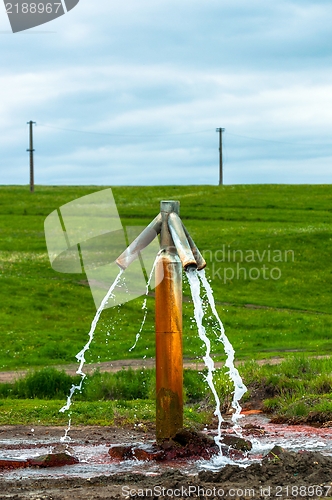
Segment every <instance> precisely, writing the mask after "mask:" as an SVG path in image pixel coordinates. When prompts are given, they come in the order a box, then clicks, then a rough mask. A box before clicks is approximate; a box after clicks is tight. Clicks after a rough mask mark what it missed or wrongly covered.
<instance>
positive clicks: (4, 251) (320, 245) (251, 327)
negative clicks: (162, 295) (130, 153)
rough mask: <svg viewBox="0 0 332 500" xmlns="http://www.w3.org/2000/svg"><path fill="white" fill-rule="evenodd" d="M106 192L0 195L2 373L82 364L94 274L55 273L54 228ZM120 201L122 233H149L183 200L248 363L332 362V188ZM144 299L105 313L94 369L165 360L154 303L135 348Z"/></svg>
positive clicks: (124, 197)
mask: <svg viewBox="0 0 332 500" xmlns="http://www.w3.org/2000/svg"><path fill="white" fill-rule="evenodd" d="M100 189H102V188H101V187H96V186H89V187H51V186H37V187H36V191H35V193H34V194H31V193H30V192H29V190H28V187H26V186H2V187H0V285H1V286H0V303H1V310H0V324H1V336H0V370H15V369H17V368H25V367H43V366H50V365H55V364H65V363H72V362H75V354H76V353H77V352H78V351H79V350H80V349H81V348H82V346H83V345H84V344H85V342H86V341H87V333H88V331H89V327H90V323H91V320H92V319H93V316H94V314H95V306H94V302H93V300H92V296H91V292H90V290H89V287H88V286H87V282H86V277H85V275H84V274H80V275H77V274H76V275H75V274H73V275H70V274H61V273H57V272H55V271H53V270H52V268H51V266H50V263H49V260H48V256H47V251H46V244H45V238H44V227H43V225H44V220H45V218H46V217H47V215H49V214H50V213H51V212H52V211H53V210H55V209H56V208H58V207H60V206H61V205H63V204H65V203H67V202H69V201H72V200H74V199H76V198H79V197H80V196H84V195H86V194H89V193H92V192H95V191H98V190H100ZM113 194H114V197H115V200H116V203H117V206H118V210H119V213H120V216H121V221H122V224H123V226H133V225H139V226H142V225H145V224H147V223H148V222H149V221H150V220H152V218H154V217H155V215H156V214H157V213H158V211H159V202H160V200H162V199H177V200H180V202H181V217H182V219H183V221H184V223H185V224H186V226H187V228H188V230H189V231H190V233H191V235H192V237H193V238H194V240H195V242H196V244H197V245H198V247H199V248H200V250H201V252H202V253H203V254H204V256H205V258H206V260H207V263H208V266H207V274H208V275H209V276H210V278H211V284H212V287H213V289H214V294H215V298H216V301H217V309H218V311H219V314H220V317H221V319H222V321H223V322H224V325H225V328H226V333H227V335H228V337H229V339H230V341H231V342H232V343H233V346H234V348H235V350H236V356H237V359H240V360H248V359H249V360H250V359H259V358H268V357H271V356H276V355H277V356H278V355H279V356H282V357H285V356H290V355H292V354H293V353H294V352H297V351H299V352H301V353H304V354H310V355H320V354H330V353H331V351H332V336H331V326H332V309H331V295H332V263H331V248H332V203H331V201H332V186H329V185H322V186H320V185H313V186H309V185H308V186H307V185H302V186H300V185H299V186H294V185H293V186H288V185H252V186H250V185H246V186H222V187H214V186H176V187H172V186H167V187H114V188H113ZM184 294H185V303H184V353H185V356H186V357H200V356H202V353H203V350H202V346H201V342H200V341H199V339H198V336H197V332H196V329H195V327H194V325H193V323H192V316H193V309H192V304H191V303H190V301H189V290H188V287H187V286H185V289H184ZM187 299H188V300H187ZM142 302H143V298H140V299H136V300H135V301H132V302H129V303H127V304H125V305H123V306H120V307H116V308H111V309H108V310H105V311H104V313H103V315H102V317H101V321H100V324H99V326H98V329H97V331H96V336H95V342H94V344H93V346H92V348H91V349H90V351H89V353H88V355H87V362H96V361H108V360H112V359H123V358H128V357H131V358H143V357H145V356H146V357H154V298H153V297H149V298H148V316H147V320H146V323H145V327H144V330H143V332H142V337H141V339H140V340H139V342H138V345H137V347H136V348H135V349H134V350H133V351H129V348H130V347H131V346H132V344H133V342H134V339H135V335H136V333H137V331H138V329H139V327H140V323H141V320H142V318H143V311H142V309H141V308H142ZM207 316H209V314H207ZM208 323H209V331H210V330H211V329H212V328H213V326H214V321H213V319H211V318H210V319H208ZM211 338H212V339H213V338H214V335H213V334H211ZM212 344H213V346H212V347H213V352H214V354H215V355H216V356H217V358H218V359H219V358H220V359H223V348H222V346H221V345H220V344H218V343H217V342H216V341H213V342H212Z"/></svg>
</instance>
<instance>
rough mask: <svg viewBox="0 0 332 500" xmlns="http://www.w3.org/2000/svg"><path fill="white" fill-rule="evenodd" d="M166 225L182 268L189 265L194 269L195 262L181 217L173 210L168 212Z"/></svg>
mask: <svg viewBox="0 0 332 500" xmlns="http://www.w3.org/2000/svg"><path fill="white" fill-rule="evenodd" d="M168 227H169V230H170V232H171V235H172V238H173V241H174V245H175V248H176V250H177V252H178V255H179V257H180V259H181V262H182V266H183V268H184V269H185V270H186V269H188V268H189V267H192V268H195V269H196V268H197V263H196V260H195V258H194V255H193V253H192V251H191V248H190V245H189V243H188V240H187V236H186V234H185V232H184V229H183V225H182V222H181V219H180V217H179V216H178V214H176V213H175V212H172V213H170V214H169V216H168Z"/></svg>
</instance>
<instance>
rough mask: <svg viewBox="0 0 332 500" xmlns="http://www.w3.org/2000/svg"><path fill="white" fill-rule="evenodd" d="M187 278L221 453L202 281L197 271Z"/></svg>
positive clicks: (221, 419) (218, 415) (217, 442)
mask: <svg viewBox="0 0 332 500" xmlns="http://www.w3.org/2000/svg"><path fill="white" fill-rule="evenodd" d="M186 274H187V278H188V281H189V284H190V290H191V296H192V299H193V302H194V316H195V320H196V323H197V328H198V335H199V338H200V339H201V340H202V341H203V342H204V344H205V346H206V354H205V356H204V357H203V360H204V363H205V365H206V367H207V369H208V373H207V375H206V377H205V378H206V381H207V383H208V385H209V387H210V389H211V391H212V394H213V396H214V399H215V402H216V409H215V412H214V414H215V415H216V416H217V417H218V429H217V432H218V434H217V436H216V437H215V438H214V439H215V442H216V444H217V445H218V446H219V450H220V453H221V423H222V422H223V421H224V419H223V418H222V416H221V411H220V399H219V396H218V394H217V391H216V388H215V386H214V383H213V372H214V370H215V368H214V362H213V359H212V358H211V356H210V352H211V343H210V340H209V338H208V337H207V335H206V331H205V327H204V326H203V316H204V310H203V304H202V300H201V297H200V289H201V286H200V281H199V279H198V276H197V271H196V269H189V270H188V271H187V273H186Z"/></svg>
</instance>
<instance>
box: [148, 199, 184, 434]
mask: <svg viewBox="0 0 332 500" xmlns="http://www.w3.org/2000/svg"><path fill="white" fill-rule="evenodd" d="M173 211H174V212H177V213H178V212H179V203H178V202H173V201H171V202H169V201H165V202H161V214H162V219H163V220H162V226H161V233H160V243H161V252H160V256H159V258H158V260H157V263H156V271H155V273H156V284H157V285H156V439H157V442H160V441H163V440H164V439H170V438H171V437H173V436H174V435H175V434H176V433H177V432H178V431H179V430H180V429H181V428H182V427H183V360H182V264H181V261H180V258H179V256H178V254H177V251H176V249H175V247H174V243H173V241H172V237H171V234H170V232H169V229H168V223H167V219H168V215H169V213H171V212H173Z"/></svg>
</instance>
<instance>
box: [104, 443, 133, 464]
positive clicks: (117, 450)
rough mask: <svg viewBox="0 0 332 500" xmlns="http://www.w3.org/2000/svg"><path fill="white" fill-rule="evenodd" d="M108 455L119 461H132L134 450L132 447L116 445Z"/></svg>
mask: <svg viewBox="0 0 332 500" xmlns="http://www.w3.org/2000/svg"><path fill="white" fill-rule="evenodd" d="M108 454H109V455H110V457H112V458H115V459H117V460H131V459H133V458H134V457H133V449H132V447H131V446H124V445H116V446H112V448H110V449H109V450H108Z"/></svg>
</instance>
